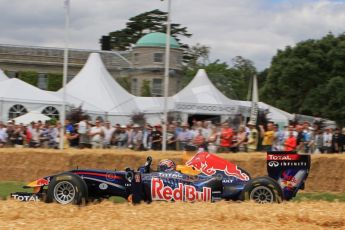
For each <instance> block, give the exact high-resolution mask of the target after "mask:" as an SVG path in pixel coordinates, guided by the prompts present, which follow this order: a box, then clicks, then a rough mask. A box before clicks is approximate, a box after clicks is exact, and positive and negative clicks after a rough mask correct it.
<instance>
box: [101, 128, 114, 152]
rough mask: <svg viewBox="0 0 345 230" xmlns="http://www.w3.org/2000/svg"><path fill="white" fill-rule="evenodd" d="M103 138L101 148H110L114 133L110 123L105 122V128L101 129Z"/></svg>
mask: <svg viewBox="0 0 345 230" xmlns="http://www.w3.org/2000/svg"><path fill="white" fill-rule="evenodd" d="M102 129H103V133H104V138H103V148H107V149H108V148H110V144H111V138H112V136H113V133H114V131H115V128H114V127H112V126H111V124H110V121H106V122H105V126H104V127H102Z"/></svg>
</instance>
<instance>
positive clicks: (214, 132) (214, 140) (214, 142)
mask: <svg viewBox="0 0 345 230" xmlns="http://www.w3.org/2000/svg"><path fill="white" fill-rule="evenodd" d="M219 136H220V133H219V131H218V127H217V126H213V127H212V128H211V133H210V136H209V138H208V140H207V143H208V144H207V148H208V151H209V152H211V153H216V152H217V150H218V146H219Z"/></svg>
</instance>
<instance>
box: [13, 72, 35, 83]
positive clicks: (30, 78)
mask: <svg viewBox="0 0 345 230" xmlns="http://www.w3.org/2000/svg"><path fill="white" fill-rule="evenodd" d="M18 78H19V79H20V80H22V81H25V82H26V83H29V84H30V85H33V86H37V84H38V74H37V72H34V71H21V72H19V77H18Z"/></svg>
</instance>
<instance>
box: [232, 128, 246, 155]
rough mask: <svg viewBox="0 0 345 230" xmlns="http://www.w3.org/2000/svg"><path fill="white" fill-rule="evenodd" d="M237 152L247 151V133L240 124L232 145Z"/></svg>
mask: <svg viewBox="0 0 345 230" xmlns="http://www.w3.org/2000/svg"><path fill="white" fill-rule="evenodd" d="M232 147H233V148H236V150H237V151H239V152H247V133H246V129H245V127H244V125H241V126H240V127H239V129H238V133H237V141H236V143H235V144H234V145H233V146H232Z"/></svg>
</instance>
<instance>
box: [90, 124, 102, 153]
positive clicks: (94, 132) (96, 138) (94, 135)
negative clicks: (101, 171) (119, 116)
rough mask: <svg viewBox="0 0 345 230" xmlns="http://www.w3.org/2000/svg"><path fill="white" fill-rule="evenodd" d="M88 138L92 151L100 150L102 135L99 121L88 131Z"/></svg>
mask: <svg viewBox="0 0 345 230" xmlns="http://www.w3.org/2000/svg"><path fill="white" fill-rule="evenodd" d="M89 136H90V138H91V145H92V148H93V149H100V148H102V144H103V136H104V133H103V130H102V127H101V126H100V121H99V120H96V122H95V126H93V127H92V128H91V129H90V132H89Z"/></svg>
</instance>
